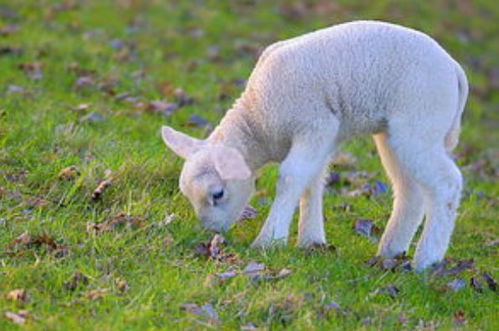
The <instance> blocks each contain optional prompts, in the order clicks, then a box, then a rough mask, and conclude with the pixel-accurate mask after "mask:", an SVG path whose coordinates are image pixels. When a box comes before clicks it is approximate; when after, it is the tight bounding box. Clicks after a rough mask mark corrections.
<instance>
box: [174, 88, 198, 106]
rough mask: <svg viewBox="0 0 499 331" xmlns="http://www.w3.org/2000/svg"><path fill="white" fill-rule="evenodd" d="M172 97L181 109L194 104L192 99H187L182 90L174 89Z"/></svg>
mask: <svg viewBox="0 0 499 331" xmlns="http://www.w3.org/2000/svg"><path fill="white" fill-rule="evenodd" d="M173 97H174V98H175V100H176V101H177V104H178V106H179V107H183V106H186V105H190V104H193V103H194V98H191V97H189V96H188V95H187V94H186V93H185V91H184V90H183V89H182V88H176V89H174V90H173Z"/></svg>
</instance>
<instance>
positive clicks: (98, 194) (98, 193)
mask: <svg viewBox="0 0 499 331" xmlns="http://www.w3.org/2000/svg"><path fill="white" fill-rule="evenodd" d="M111 184H112V180H111V179H105V180H103V181H102V182H100V183H99V185H98V186H97V188H96V189H95V190H94V191H93V193H92V200H93V201H98V200H100V199H101V198H102V194H103V193H104V191H105V190H107V189H108V188H109V187H110V186H111Z"/></svg>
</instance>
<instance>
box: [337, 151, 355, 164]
mask: <svg viewBox="0 0 499 331" xmlns="http://www.w3.org/2000/svg"><path fill="white" fill-rule="evenodd" d="M331 163H332V164H334V165H337V166H342V167H346V168H353V167H354V166H355V163H357V158H356V157H355V156H353V155H352V154H350V153H348V152H344V151H339V152H337V153H336V154H335V155H334V157H333V159H332V160H331Z"/></svg>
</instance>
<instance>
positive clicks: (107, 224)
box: [86, 213, 145, 234]
mask: <svg viewBox="0 0 499 331" xmlns="http://www.w3.org/2000/svg"><path fill="white" fill-rule="evenodd" d="M144 220H145V218H144V217H140V216H132V215H129V214H125V213H119V214H117V215H115V216H113V217H111V218H109V219H107V220H106V221H104V222H102V223H93V222H87V225H86V228H87V232H88V233H95V234H98V233H103V232H110V231H114V230H116V229H117V228H118V227H132V228H139V227H141V226H142V225H143V222H144Z"/></svg>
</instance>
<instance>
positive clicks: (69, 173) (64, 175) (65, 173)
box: [57, 165, 80, 180]
mask: <svg viewBox="0 0 499 331" xmlns="http://www.w3.org/2000/svg"><path fill="white" fill-rule="evenodd" d="M79 175H80V171H79V170H78V168H77V167H76V166H74V165H73V166H69V167H67V168H64V169H62V170H61V171H60V172H59V174H58V175H57V177H58V178H59V179H63V180H73V179H75V178H76V177H77V176H79Z"/></svg>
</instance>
